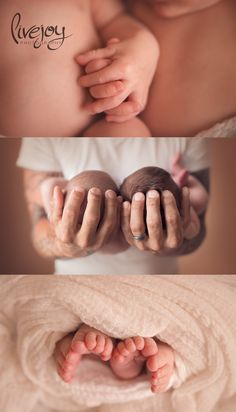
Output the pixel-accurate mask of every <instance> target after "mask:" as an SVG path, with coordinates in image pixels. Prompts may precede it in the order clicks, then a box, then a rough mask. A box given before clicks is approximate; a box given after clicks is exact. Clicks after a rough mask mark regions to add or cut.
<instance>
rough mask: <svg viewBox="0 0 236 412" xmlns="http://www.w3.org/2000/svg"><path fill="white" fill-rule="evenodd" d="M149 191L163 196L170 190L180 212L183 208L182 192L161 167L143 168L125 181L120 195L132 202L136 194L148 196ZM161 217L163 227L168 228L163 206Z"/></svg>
mask: <svg viewBox="0 0 236 412" xmlns="http://www.w3.org/2000/svg"><path fill="white" fill-rule="evenodd" d="M149 190H156V191H157V192H159V193H160V195H161V194H162V192H163V191H164V190H169V191H170V192H171V193H172V194H173V195H174V198H175V201H176V205H177V208H178V210H179V211H180V208H181V190H180V189H179V187H178V186H177V184H176V183H175V182H174V180H173V179H172V177H171V175H170V173H168V172H167V171H166V170H164V169H161V168H160V167H143V168H142V169H139V170H137V171H136V172H134V173H132V174H131V175H129V176H128V177H126V179H124V181H123V183H122V185H121V186H120V193H121V195H122V196H123V198H124V200H128V201H130V202H131V201H132V198H133V196H134V194H135V193H137V192H142V193H144V194H146V193H147V192H148V191H149ZM161 217H162V224H163V227H164V228H165V227H166V223H165V214H164V210H163V207H162V204H161Z"/></svg>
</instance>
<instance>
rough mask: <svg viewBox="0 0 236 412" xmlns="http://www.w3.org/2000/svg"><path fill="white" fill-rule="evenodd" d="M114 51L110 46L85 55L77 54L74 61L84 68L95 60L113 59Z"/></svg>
mask: <svg viewBox="0 0 236 412" xmlns="http://www.w3.org/2000/svg"><path fill="white" fill-rule="evenodd" d="M115 52H116V50H115V48H113V47H112V46H108V47H104V48H101V49H96V50H90V51H88V52H85V53H81V54H78V55H77V56H76V57H75V60H76V61H77V62H78V63H79V64H80V65H81V66H86V65H87V64H88V63H89V62H91V61H92V60H95V59H107V58H109V57H113V56H114V54H115Z"/></svg>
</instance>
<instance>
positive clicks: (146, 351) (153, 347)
mask: <svg viewBox="0 0 236 412" xmlns="http://www.w3.org/2000/svg"><path fill="white" fill-rule="evenodd" d="M157 352H158V347H157V344H156V342H155V340H154V339H153V338H145V339H144V348H143V350H142V355H143V356H145V358H149V357H150V356H151V357H152V356H153V355H156V354H157ZM151 363H152V362H151ZM155 370H156V369H155Z"/></svg>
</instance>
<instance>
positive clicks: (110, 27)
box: [100, 13, 159, 55]
mask: <svg viewBox="0 0 236 412" xmlns="http://www.w3.org/2000/svg"><path fill="white" fill-rule="evenodd" d="M100 34H101V37H102V39H103V40H104V42H107V41H108V40H109V39H111V38H112V37H117V38H119V39H120V40H121V41H123V40H128V39H130V38H135V37H136V38H137V40H138V42H139V45H140V47H144V48H146V47H147V44H148V49H149V50H152V54H153V55H155V51H156V52H157V54H158V53H159V47H158V43H157V41H156V39H155V37H154V35H153V34H152V33H151V32H150V31H149V30H148V29H147V28H146V27H145V26H144V25H143V24H142V23H140V22H138V21H136V20H135V19H134V18H132V17H131V16H129V15H128V14H127V13H122V14H120V15H119V16H118V17H116V18H115V19H114V20H112V21H111V22H109V23H108V24H106V25H105V26H103V27H101V28H100Z"/></svg>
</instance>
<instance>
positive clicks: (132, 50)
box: [76, 0, 159, 122]
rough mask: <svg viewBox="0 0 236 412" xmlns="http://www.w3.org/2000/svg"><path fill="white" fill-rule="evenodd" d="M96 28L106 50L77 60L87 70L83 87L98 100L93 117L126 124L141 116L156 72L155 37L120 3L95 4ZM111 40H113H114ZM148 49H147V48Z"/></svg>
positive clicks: (109, 0)
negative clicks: (101, 115) (96, 115)
mask: <svg viewBox="0 0 236 412" xmlns="http://www.w3.org/2000/svg"><path fill="white" fill-rule="evenodd" d="M92 7H93V14H94V20H95V24H96V26H97V28H98V31H99V33H100V35H101V37H102V39H103V41H104V42H105V43H106V44H108V45H107V47H105V48H103V49H98V50H92V51H89V52H87V53H84V54H80V55H79V56H77V58H76V60H77V62H78V63H79V64H80V65H82V66H84V67H85V73H86V74H85V75H84V76H82V77H81V78H80V85H81V86H83V87H88V88H89V91H90V94H91V95H92V97H93V98H94V99H95V101H94V102H92V103H90V104H89V105H88V106H87V109H88V110H89V112H90V113H91V114H97V113H101V112H106V113H107V117H106V119H107V120H108V121H116V122H121V121H126V120H129V119H130V118H132V117H134V116H136V115H137V114H138V113H140V112H141V111H142V110H143V109H144V107H145V105H146V102H147V97H148V91H149V87H150V85H151V82H152V79H153V76H154V74H155V71H156V66H157V61H158V57H159V47H158V44H157V42H156V39H155V37H154V36H153V35H152V34H151V32H149V30H147V29H146V28H145V26H143V25H142V24H140V23H139V22H138V21H136V20H135V19H134V18H132V17H131V16H129V15H128V13H126V11H125V9H124V7H123V5H122V2H121V1H119V0H104V1H103V7H102V9H101V2H100V1H98V0H94V1H92ZM111 39H112V40H111ZM147 45H148V47H147Z"/></svg>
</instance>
